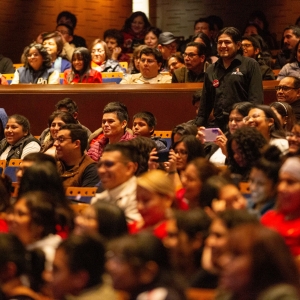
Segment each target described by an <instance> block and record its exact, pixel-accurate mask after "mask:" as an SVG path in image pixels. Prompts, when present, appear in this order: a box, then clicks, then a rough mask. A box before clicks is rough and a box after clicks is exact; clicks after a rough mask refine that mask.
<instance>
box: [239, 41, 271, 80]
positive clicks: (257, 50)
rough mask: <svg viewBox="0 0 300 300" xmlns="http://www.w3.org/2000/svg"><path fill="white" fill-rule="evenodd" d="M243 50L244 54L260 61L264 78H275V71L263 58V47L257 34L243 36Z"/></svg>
mask: <svg viewBox="0 0 300 300" xmlns="http://www.w3.org/2000/svg"><path fill="white" fill-rule="evenodd" d="M242 50H243V56H246V57H251V58H253V59H255V60H256V61H257V62H258V63H259V67H260V71H261V75H262V80H275V74H274V72H273V71H272V69H271V68H270V67H269V66H268V65H266V63H265V61H264V60H263V59H262V56H261V52H262V49H261V47H260V44H259V41H258V40H257V38H256V36H243V37H242Z"/></svg>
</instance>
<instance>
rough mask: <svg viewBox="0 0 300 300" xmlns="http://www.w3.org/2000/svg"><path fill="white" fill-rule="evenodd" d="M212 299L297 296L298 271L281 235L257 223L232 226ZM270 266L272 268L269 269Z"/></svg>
mask: <svg viewBox="0 0 300 300" xmlns="http://www.w3.org/2000/svg"><path fill="white" fill-rule="evenodd" d="M221 260H222V261H223V263H222V272H221V276H220V281H219V286H218V288H219V292H218V294H217V295H216V298H215V299H228V300H232V299H253V300H254V299H255V300H258V299H291V300H296V299H299V296H300V295H299V280H298V277H299V274H298V271H297V267H296V264H295V261H294V260H293V257H292V255H291V253H290V251H289V249H288V247H287V246H286V244H285V243H284V240H283V239H282V237H280V235H279V234H278V233H276V232H274V231H273V230H270V229H268V228H265V227H263V226H261V225H259V224H245V225H242V226H238V227H236V228H234V229H233V230H232V231H231V232H230V233H229V237H228V242H227V252H226V253H225V254H224V256H223V257H222V258H221V259H220V261H221ZM270 270H272V272H270Z"/></svg>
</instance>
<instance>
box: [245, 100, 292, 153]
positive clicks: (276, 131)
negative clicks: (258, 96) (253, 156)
mask: <svg viewBox="0 0 300 300" xmlns="http://www.w3.org/2000/svg"><path fill="white" fill-rule="evenodd" d="M244 122H245V124H246V126H248V127H254V128H256V129H257V130H258V131H259V132H260V133H261V134H262V135H263V136H264V138H265V139H266V140H267V142H268V143H269V144H270V145H274V146H277V147H278V148H279V149H280V150H281V152H282V153H283V154H285V153H286V152H287V150H288V141H287V140H286V136H285V133H284V131H283V129H282V126H281V124H280V122H279V120H278V118H277V116H276V114H275V113H274V111H273V110H272V108H271V107H270V106H267V105H256V106H254V107H253V108H252V109H250V111H249V113H248V116H247V117H245V118H244Z"/></svg>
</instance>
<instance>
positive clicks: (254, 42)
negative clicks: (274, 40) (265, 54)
mask: <svg viewBox="0 0 300 300" xmlns="http://www.w3.org/2000/svg"><path fill="white" fill-rule="evenodd" d="M244 40H246V41H249V42H251V43H252V46H253V47H254V49H259V50H260V51H261V50H262V49H261V46H260V44H259V42H258V40H257V39H256V38H255V37H254V36H251V35H248V36H243V37H242V41H244Z"/></svg>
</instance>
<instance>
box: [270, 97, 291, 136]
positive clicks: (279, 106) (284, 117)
mask: <svg viewBox="0 0 300 300" xmlns="http://www.w3.org/2000/svg"><path fill="white" fill-rule="evenodd" d="M270 107H271V108H272V109H273V111H274V113H275V114H276V116H277V118H278V120H279V122H280V124H281V126H282V128H283V130H284V131H288V132H289V131H291V130H292V128H293V126H294V124H295V122H296V118H295V114H294V111H293V108H292V107H291V106H290V105H289V104H288V103H287V102H279V101H276V102H273V103H271V104H270Z"/></svg>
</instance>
